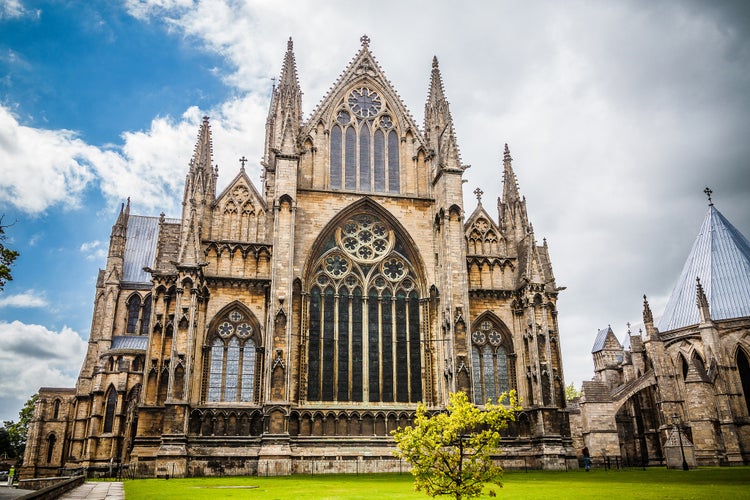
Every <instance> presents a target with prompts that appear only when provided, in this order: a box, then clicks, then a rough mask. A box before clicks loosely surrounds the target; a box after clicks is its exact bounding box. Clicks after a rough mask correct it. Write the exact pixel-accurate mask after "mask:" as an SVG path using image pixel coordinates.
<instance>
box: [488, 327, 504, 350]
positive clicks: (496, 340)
mask: <svg viewBox="0 0 750 500" xmlns="http://www.w3.org/2000/svg"><path fill="white" fill-rule="evenodd" d="M488 337H489V339H490V344H492V345H494V346H499V345H500V344H502V342H503V337H502V336H501V335H500V334H499V333H498V331H497V330H492V331H491V332H490V334H489V335H488Z"/></svg>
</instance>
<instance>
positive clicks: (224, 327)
mask: <svg viewBox="0 0 750 500" xmlns="http://www.w3.org/2000/svg"><path fill="white" fill-rule="evenodd" d="M233 331H234V326H233V325H232V324H231V323H230V322H228V321H225V322H224V323H222V324H221V325H219V335H221V336H222V337H228V336H230V335H231V334H232V332H233Z"/></svg>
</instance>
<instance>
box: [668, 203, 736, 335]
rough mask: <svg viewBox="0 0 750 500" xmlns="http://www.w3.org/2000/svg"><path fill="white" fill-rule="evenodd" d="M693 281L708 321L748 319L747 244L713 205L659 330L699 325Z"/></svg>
mask: <svg viewBox="0 0 750 500" xmlns="http://www.w3.org/2000/svg"><path fill="white" fill-rule="evenodd" d="M696 278H700V280H701V284H702V285H703V290H704V292H705V294H706V298H707V299H708V304H709V310H710V312H711V318H712V319H714V320H721V319H730V318H742V317H745V316H750V242H748V240H747V238H745V236H743V235H742V233H740V232H739V231H738V230H737V228H735V227H734V226H733V225H732V224H730V223H729V221H728V220H727V219H726V218H725V217H724V216H723V215H722V214H721V212H719V211H718V210H717V209H716V208H715V207H714V206H713V205H710V206H709V207H708V213H707V214H706V218H705V220H704V221H703V225H702V226H701V229H700V232H699V233H698V237H697V238H696V239H695V243H694V244H693V249H692V250H691V251H690V255H689V256H688V258H687V260H686V261H685V266H684V267H683V268H682V273H681V274H680V278H679V279H678V280H677V284H676V285H675V287H674V289H673V290H672V295H671V296H670V297H669V301H667V306H666V307H665V309H664V314H662V316H661V319H660V320H659V324H658V325H657V326H658V328H659V331H661V332H667V331H670V330H676V329H678V328H683V327H685V326H690V325H695V324H698V323H699V322H700V316H699V313H698V307H697V305H696Z"/></svg>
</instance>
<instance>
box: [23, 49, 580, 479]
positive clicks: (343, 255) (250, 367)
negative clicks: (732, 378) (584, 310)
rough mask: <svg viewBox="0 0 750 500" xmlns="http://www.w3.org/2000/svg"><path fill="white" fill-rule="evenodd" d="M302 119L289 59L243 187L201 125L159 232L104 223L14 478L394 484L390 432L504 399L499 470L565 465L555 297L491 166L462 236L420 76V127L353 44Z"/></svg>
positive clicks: (439, 99)
mask: <svg viewBox="0 0 750 500" xmlns="http://www.w3.org/2000/svg"><path fill="white" fill-rule="evenodd" d="M361 42H362V46H361V48H360V50H359V52H358V53H357V54H356V55H355V56H354V59H353V60H352V61H351V63H350V64H349V65H348V66H347V67H346V69H345V70H344V71H343V73H342V74H341V76H340V77H339V78H338V80H336V82H335V83H334V85H333V86H332V88H331V90H330V91H329V92H328V94H327V95H326V96H325V97H324V98H323V100H322V101H321V103H320V104H319V105H318V107H317V108H316V109H315V110H314V111H313V112H312V114H311V115H310V116H309V117H308V118H307V119H305V120H303V116H302V93H301V91H300V86H299V83H298V79H297V68H296V63H295V57H294V52H293V47H292V42H291V39H290V41H289V43H288V47H287V51H286V54H285V56H284V62H283V67H282V71H281V76H280V79H279V80H278V84H277V85H276V86H275V88H274V90H273V95H272V99H271V103H270V110H269V113H268V119H267V122H266V134H265V153H264V156H263V160H262V163H261V166H262V177H261V182H260V186H259V188H258V187H256V185H255V184H254V183H253V181H252V180H251V179H250V178H249V177H248V174H247V172H246V171H245V168H244V162H245V160H244V158H243V160H242V166H241V168H240V169H239V172H238V173H237V174H236V176H235V177H234V179H232V181H231V182H229V184H228V186H227V187H226V189H224V190H223V191H222V192H220V193H218V194H217V192H216V181H217V177H218V170H217V168H216V166H215V165H214V163H213V160H212V142H211V128H210V125H209V120H208V118H204V120H203V123H202V125H201V126H200V131H199V133H198V142H197V145H196V147H195V152H194V154H193V157H192V159H191V160H190V163H189V169H188V173H187V177H186V179H185V191H184V197H183V204H182V206H183V210H182V215H181V217H180V218H178V219H171V218H166V217H165V216H164V215H163V214H162V216H160V217H150V216H140V215H134V214H131V213H130V204H129V202H128V204H127V206H125V207H123V209H122V210H121V212H120V215H119V217H118V218H117V221H116V222H115V224H114V226H113V227H112V234H111V237H110V246H109V256H108V258H107V264H106V269H103V270H101V271H100V273H99V278H98V281H97V285H96V291H95V299H94V314H93V320H92V325H91V333H90V339H89V348H88V354H87V355H86V358H85V360H84V362H83V366H82V367H81V372H80V376H79V378H78V382H77V384H76V387H75V389H55V388H42V389H41V390H40V397H39V401H38V403H37V407H36V413H35V417H34V419H33V421H32V424H31V426H30V431H29V440H28V445H27V448H26V456H25V459H24V464H25V469H24V474H25V475H26V476H27V477H30V476H45V475H55V474H57V473H58V472H59V470H60V469H61V468H72V467H87V468H89V469H96V468H106V467H108V466H109V465H110V464H113V463H114V464H123V465H125V464H127V465H129V467H130V470H131V471H133V472H134V473H135V474H137V475H139V476H159V475H162V474H171V475H173V476H178V477H179V476H199V475H213V474H256V473H263V474H291V473H306V472H307V473H309V472H312V471H315V470H316V469H315V467H317V472H322V471H323V470H325V471H331V472H333V471H335V472H354V471H355V470H356V471H359V472H364V471H373V472H375V471H389V470H399V463H398V461H397V460H396V459H394V457H393V455H392V451H393V449H394V445H393V439H392V437H391V436H390V432H391V431H392V430H394V429H396V428H397V427H399V426H406V425H409V424H410V422H411V421H412V418H413V416H414V412H415V409H416V405H417V403H418V402H420V401H421V402H424V403H425V404H426V405H427V406H428V407H429V408H430V409H432V410H435V411H439V410H441V409H444V408H445V404H446V402H447V401H448V395H449V393H450V392H453V391H459V390H460V391H465V392H467V393H468V394H469V395H470V397H471V398H472V399H473V401H474V402H475V403H476V404H477V405H482V404H483V403H484V402H486V401H487V400H488V399H493V400H494V399H496V398H497V397H498V396H499V395H500V394H501V393H503V392H504V391H508V390H510V389H516V390H517V391H518V394H519V396H520V399H521V402H522V405H523V407H524V411H523V413H522V414H521V415H520V416H519V419H518V421H517V422H515V423H514V424H512V425H511V427H510V428H509V429H508V435H507V437H506V438H504V440H503V455H501V456H500V457H498V458H499V459H500V460H502V462H503V464H504V465H505V466H506V467H514V466H515V467H524V466H527V467H532V468H541V469H566V467H577V460H576V456H575V452H574V450H573V448H572V441H571V436H570V425H569V420H568V413H567V410H566V403H565V394H564V387H565V384H564V378H563V372H562V359H561V355H560V352H561V349H560V337H559V330H558V322H557V298H558V293H559V291H560V290H561V289H562V288H559V287H557V286H556V284H555V278H554V275H553V273H552V266H551V263H550V258H549V252H548V248H547V243H546V241H544V243H543V244H542V245H539V244H537V240H536V238H535V235H534V231H533V228H532V225H531V223H530V222H529V219H528V215H527V211H526V200H525V198H524V197H522V196H521V195H520V194H519V189H518V185H517V182H516V176H515V173H514V171H513V166H512V158H511V156H510V152H509V150H508V147H507V145H506V146H505V153H504V158H503V162H502V169H503V192H502V197H501V198H500V199H498V202H497V211H498V212H497V218H494V217H493V216H492V215H490V214H489V212H488V211H487V210H486V209H485V208H484V207H483V205H482V203H481V194H482V193H481V191H479V190H477V191H476V192H475V193H476V194H477V199H478V204H477V206H476V208H475V209H474V211H473V212H472V213H471V214H470V215H469V216H468V217H466V215H465V212H464V207H463V184H464V179H463V173H464V171H465V170H466V168H468V166H467V165H464V164H462V163H461V158H460V155H459V149H458V144H457V141H456V134H455V131H454V127H453V120H452V118H451V113H450V109H449V104H448V101H447V100H446V97H445V92H444V89H443V83H442V77H441V74H440V70H439V68H438V62H437V59H433V62H432V75H431V79H430V82H429V90H428V97H427V103H426V105H425V111H424V126H423V127H420V126H418V125H417V123H416V122H415V121H414V119H413V118H412V115H411V114H410V112H409V111H408V110H407V109H406V107H405V105H404V103H403V102H402V101H401V99H400V98H399V96H398V94H397V93H396V91H395V90H394V88H393V87H392V85H391V83H390V82H389V80H388V79H387V78H386V76H385V74H384V72H383V70H382V69H381V67H380V66H379V64H378V63H377V62H376V60H375V58H374V57H373V55H372V53H371V51H370V47H369V39H368V38H367V37H366V36H364V37H362V39H361Z"/></svg>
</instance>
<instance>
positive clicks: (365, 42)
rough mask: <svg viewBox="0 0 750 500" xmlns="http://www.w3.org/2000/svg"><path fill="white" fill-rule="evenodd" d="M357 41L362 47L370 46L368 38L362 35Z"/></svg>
mask: <svg viewBox="0 0 750 500" xmlns="http://www.w3.org/2000/svg"><path fill="white" fill-rule="evenodd" d="M359 41H360V42H362V46H363V47H367V46H368V45H370V37H369V36H367V35H362V36H361V37H360V39H359Z"/></svg>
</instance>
